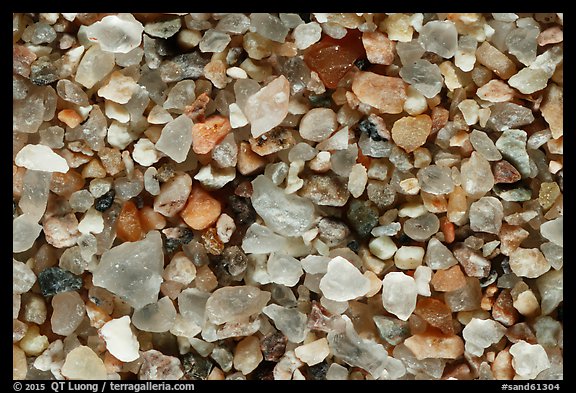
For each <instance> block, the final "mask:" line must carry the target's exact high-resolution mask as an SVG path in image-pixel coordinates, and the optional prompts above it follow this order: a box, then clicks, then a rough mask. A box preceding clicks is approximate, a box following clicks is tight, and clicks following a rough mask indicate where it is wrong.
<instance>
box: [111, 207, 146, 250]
mask: <svg viewBox="0 0 576 393" xmlns="http://www.w3.org/2000/svg"><path fill="white" fill-rule="evenodd" d="M116 236H118V238H119V239H120V240H123V241H125V242H135V241H138V240H140V239H142V238H144V230H143V229H142V224H141V223H140V217H139V215H138V208H137V207H136V205H135V204H134V202H132V201H127V202H126V203H124V206H122V211H121V212H120V215H119V216H118V226H117V227H116Z"/></svg>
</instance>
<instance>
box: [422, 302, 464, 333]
mask: <svg viewBox="0 0 576 393" xmlns="http://www.w3.org/2000/svg"><path fill="white" fill-rule="evenodd" d="M414 313H415V314H416V315H418V316H420V317H421V318H422V319H424V320H425V321H426V322H428V323H429V324H430V325H432V326H434V327H437V328H438V329H440V330H441V331H442V333H444V334H454V326H453V325H452V310H450V308H449V307H448V306H447V305H446V304H445V303H444V302H442V301H440V300H438V299H434V298H421V299H420V300H418V303H417V304H416V309H415V310H414Z"/></svg>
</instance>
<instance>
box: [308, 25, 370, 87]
mask: <svg viewBox="0 0 576 393" xmlns="http://www.w3.org/2000/svg"><path fill="white" fill-rule="evenodd" d="M364 55H365V52H364V46H363V45H362V40H361V33H360V32H359V31H358V30H348V33H347V34H346V36H345V37H344V38H342V39H340V40H335V39H333V38H331V37H329V36H324V38H323V39H322V40H321V41H320V42H318V43H316V44H314V45H312V46H311V47H310V48H308V49H307V50H306V52H304V61H305V62H306V65H308V67H310V69H311V70H312V71H316V72H317V73H318V76H319V77H320V79H321V80H322V82H324V85H326V87H327V88H329V89H335V88H336V87H337V86H338V82H340V79H342V77H343V76H344V75H345V74H346V73H347V72H348V71H349V70H350V69H351V68H352V67H353V66H354V62H355V61H356V60H357V59H359V58H361V57H363V56H364Z"/></svg>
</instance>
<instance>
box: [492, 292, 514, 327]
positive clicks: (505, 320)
mask: <svg viewBox="0 0 576 393" xmlns="http://www.w3.org/2000/svg"><path fill="white" fill-rule="evenodd" d="M492 318H494V320H495V321H498V322H500V323H501V324H503V325H504V326H512V325H514V324H515V323H516V322H517V321H518V318H519V314H518V311H517V310H516V309H515V308H514V306H513V299H512V295H511V294H510V290H509V289H507V288H505V289H503V290H502V291H501V292H500V294H499V295H498V297H497V298H496V301H495V302H494V304H493V305H492Z"/></svg>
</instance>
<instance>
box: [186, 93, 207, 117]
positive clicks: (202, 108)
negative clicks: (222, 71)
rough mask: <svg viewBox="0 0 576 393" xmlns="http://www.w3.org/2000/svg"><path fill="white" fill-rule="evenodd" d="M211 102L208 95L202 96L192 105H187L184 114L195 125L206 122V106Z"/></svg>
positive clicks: (203, 94)
mask: <svg viewBox="0 0 576 393" xmlns="http://www.w3.org/2000/svg"><path fill="white" fill-rule="evenodd" d="M209 102H210V96H209V95H208V94H206V93H202V94H200V95H199V96H198V97H196V100H194V102H193V103H192V105H187V106H186V107H185V108H184V114H185V115H186V116H188V117H189V118H190V119H191V120H192V121H193V122H194V123H198V122H203V121H204V120H205V117H204V113H205V112H206V106H207V105H208V103H209Z"/></svg>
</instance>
